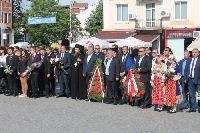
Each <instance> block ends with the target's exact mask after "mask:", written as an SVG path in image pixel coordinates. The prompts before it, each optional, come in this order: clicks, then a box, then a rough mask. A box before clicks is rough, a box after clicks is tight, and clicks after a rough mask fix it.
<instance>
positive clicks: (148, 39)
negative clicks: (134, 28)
mask: <svg viewBox="0 0 200 133" xmlns="http://www.w3.org/2000/svg"><path fill="white" fill-rule="evenodd" d="M159 36H160V35H159V34H139V35H135V36H134V38H136V39H139V40H141V41H143V42H145V45H146V46H148V47H152V42H153V41H155V40H156V39H158V38H159Z"/></svg>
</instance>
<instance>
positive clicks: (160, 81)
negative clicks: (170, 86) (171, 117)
mask: <svg viewBox="0 0 200 133" xmlns="http://www.w3.org/2000/svg"><path fill="white" fill-rule="evenodd" d="M156 62H157V63H156V65H154V67H153V68H152V76H151V86H152V88H153V89H152V103H153V104H154V105H158V106H157V108H156V109H157V110H158V111H159V112H160V111H162V110H163V105H164V104H165V101H164V97H165V76H164V75H165V72H166V71H167V65H166V64H165V60H164V56H163V55H159V56H158V57H157V58H156Z"/></svg>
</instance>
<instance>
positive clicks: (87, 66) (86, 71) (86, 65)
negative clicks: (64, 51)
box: [83, 53, 98, 76]
mask: <svg viewBox="0 0 200 133" xmlns="http://www.w3.org/2000/svg"><path fill="white" fill-rule="evenodd" d="M87 57H88V54H86V55H85V58H84V64H83V74H87V75H88V76H91V72H92V70H93V68H94V64H95V62H96V60H97V58H98V56H97V55H96V54H94V53H93V54H92V57H91V58H90V60H89V62H88V63H87Z"/></svg>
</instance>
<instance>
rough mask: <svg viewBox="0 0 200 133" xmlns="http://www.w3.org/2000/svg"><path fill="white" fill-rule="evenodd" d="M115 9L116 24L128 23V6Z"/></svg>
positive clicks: (118, 6) (123, 5)
mask: <svg viewBox="0 0 200 133" xmlns="http://www.w3.org/2000/svg"><path fill="white" fill-rule="evenodd" d="M116 8H117V14H116V17H117V22H127V21H128V4H121V5H116Z"/></svg>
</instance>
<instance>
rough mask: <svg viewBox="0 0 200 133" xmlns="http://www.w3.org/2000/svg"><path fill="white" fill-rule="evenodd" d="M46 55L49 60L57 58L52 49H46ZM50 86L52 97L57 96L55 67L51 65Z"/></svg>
mask: <svg viewBox="0 0 200 133" xmlns="http://www.w3.org/2000/svg"><path fill="white" fill-rule="evenodd" d="M46 53H47V56H48V60H50V59H51V58H56V56H55V54H53V53H52V49H51V47H47V48H46ZM48 82H49V86H51V95H52V96H55V77H54V66H53V65H52V64H51V70H50V78H49V80H48Z"/></svg>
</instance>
